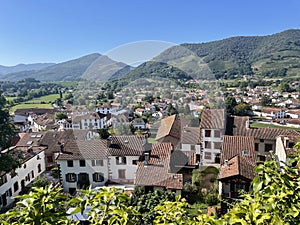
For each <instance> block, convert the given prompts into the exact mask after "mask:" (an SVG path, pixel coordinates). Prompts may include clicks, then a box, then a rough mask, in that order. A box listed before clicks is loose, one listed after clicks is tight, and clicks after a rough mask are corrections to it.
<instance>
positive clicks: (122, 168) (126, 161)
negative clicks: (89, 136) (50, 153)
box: [56, 135, 145, 193]
mask: <svg viewBox="0 0 300 225" xmlns="http://www.w3.org/2000/svg"><path fill="white" fill-rule="evenodd" d="M144 144H145V137H144V136H134V135H131V136H113V137H111V138H109V139H108V140H101V139H96V140H89V141H82V140H81V141H80V140H71V139H70V140H67V141H66V143H65V144H64V145H63V146H61V147H62V150H61V152H60V153H59V154H58V157H57V159H56V161H57V163H58V164H59V167H60V173H61V182H62V185H63V188H64V191H65V192H69V193H74V192H75V191H76V189H78V188H79V189H81V188H86V187H88V186H89V185H91V186H92V188H95V187H100V186H104V185H106V184H133V182H134V178H135V172H136V169H137V162H138V161H139V160H140V159H141V156H142V155H143V145H144Z"/></svg>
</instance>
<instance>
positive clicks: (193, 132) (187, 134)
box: [181, 127, 200, 145]
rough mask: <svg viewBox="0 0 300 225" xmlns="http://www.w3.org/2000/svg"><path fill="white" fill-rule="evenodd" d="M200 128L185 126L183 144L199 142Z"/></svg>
mask: <svg viewBox="0 0 300 225" xmlns="http://www.w3.org/2000/svg"><path fill="white" fill-rule="evenodd" d="M199 138H200V129H199V127H184V128H183V129H182V133H181V143H182V144H192V145H197V144H199Z"/></svg>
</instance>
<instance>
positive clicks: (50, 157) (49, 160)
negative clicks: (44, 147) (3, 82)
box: [47, 155, 53, 163]
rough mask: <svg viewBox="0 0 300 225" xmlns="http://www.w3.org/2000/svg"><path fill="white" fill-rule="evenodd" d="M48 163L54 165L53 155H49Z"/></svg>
mask: <svg viewBox="0 0 300 225" xmlns="http://www.w3.org/2000/svg"><path fill="white" fill-rule="evenodd" d="M47 162H48V163H53V158H52V155H47Z"/></svg>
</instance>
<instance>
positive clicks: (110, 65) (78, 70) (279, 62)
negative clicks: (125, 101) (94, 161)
mask: <svg viewBox="0 0 300 225" xmlns="http://www.w3.org/2000/svg"><path fill="white" fill-rule="evenodd" d="M242 75H249V76H252V75H257V76H262V77H278V76H280V77H283V76H299V75H300V30H299V29H291V30H286V31H283V32H280V33H277V34H273V35H267V36H239V37H231V38H226V39H223V40H218V41H212V42H207V43H185V44H181V45H177V46H173V47H171V48H169V49H167V50H165V51H164V52H162V53H161V54H159V55H158V56H156V57H154V58H153V59H152V60H151V61H148V62H145V63H142V64H141V65H139V66H137V67H135V68H134V67H131V66H128V65H126V64H124V63H122V62H116V61H114V60H112V59H110V58H108V57H107V56H104V55H101V54H98V53H94V54H90V55H86V56H83V57H80V58H78V59H74V60H70V61H67V62H62V63H57V64H53V63H37V64H28V65H25V64H19V65H17V66H13V67H5V66H0V80H20V79H23V78H26V77H32V78H35V79H37V80H41V81H75V80H79V79H88V80H99V81H107V80H115V79H120V78H123V79H129V80H133V79H136V78H139V77H153V76H160V77H170V78H172V79H192V78H193V79H215V78H225V79H226V78H227V79H228V78H235V77H237V76H242Z"/></svg>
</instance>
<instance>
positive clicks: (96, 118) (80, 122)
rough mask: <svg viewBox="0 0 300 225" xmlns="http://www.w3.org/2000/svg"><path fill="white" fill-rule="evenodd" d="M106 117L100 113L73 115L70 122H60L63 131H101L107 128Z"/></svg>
mask: <svg viewBox="0 0 300 225" xmlns="http://www.w3.org/2000/svg"><path fill="white" fill-rule="evenodd" d="M106 119H107V117H106V115H105V114H101V113H86V114H79V115H74V116H73V119H72V120H71V121H68V120H67V121H64V122H62V124H63V127H64V129H81V130H87V129H93V130H95V129H102V128H106V127H107V123H106Z"/></svg>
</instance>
